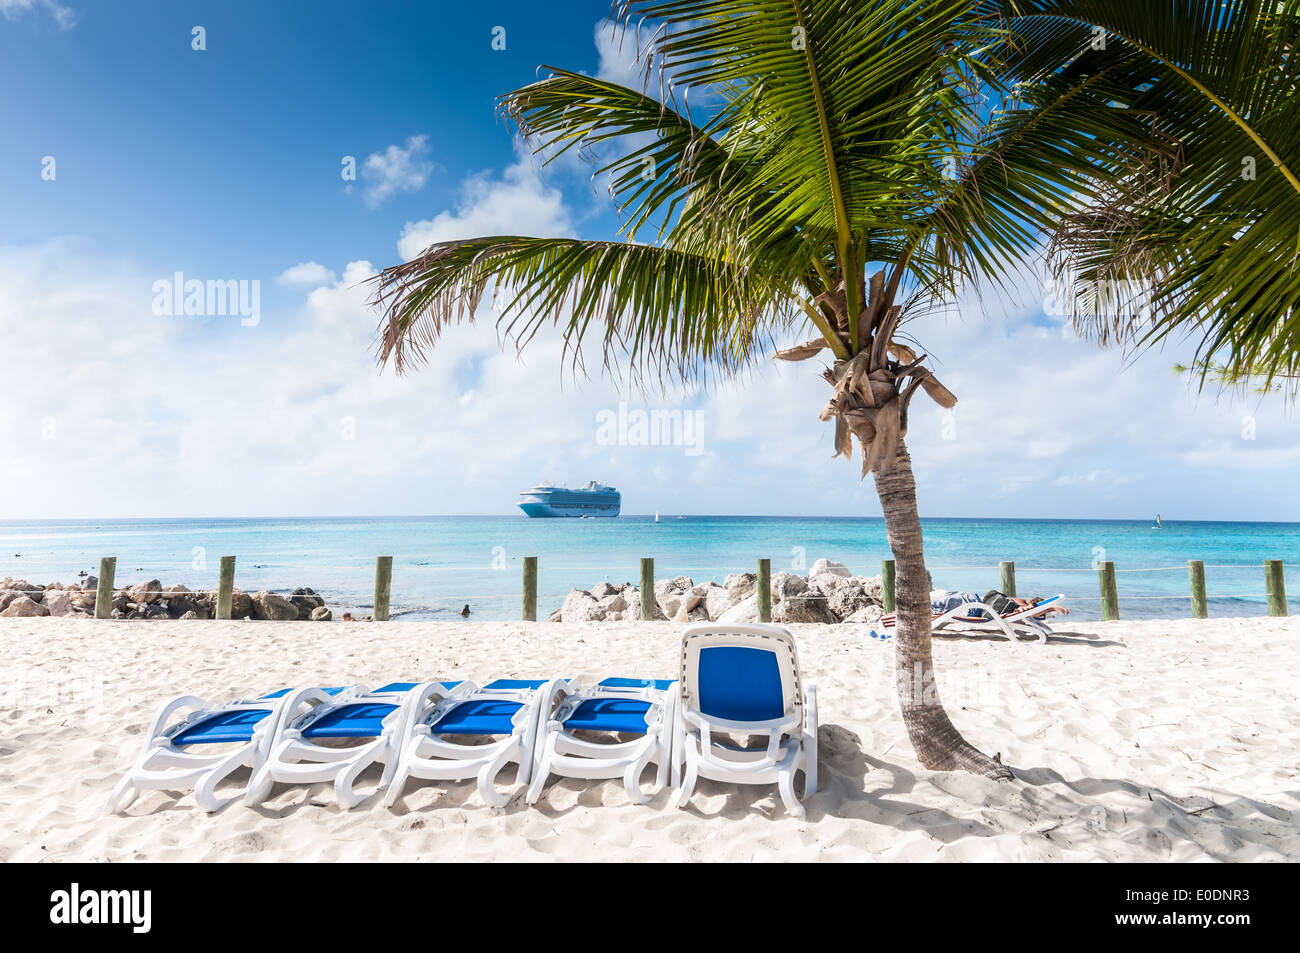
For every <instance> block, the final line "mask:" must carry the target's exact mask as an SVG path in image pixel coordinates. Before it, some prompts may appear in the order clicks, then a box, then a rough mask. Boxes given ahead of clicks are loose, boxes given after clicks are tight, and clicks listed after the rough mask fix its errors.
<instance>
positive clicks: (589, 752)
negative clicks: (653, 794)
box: [528, 678, 677, 804]
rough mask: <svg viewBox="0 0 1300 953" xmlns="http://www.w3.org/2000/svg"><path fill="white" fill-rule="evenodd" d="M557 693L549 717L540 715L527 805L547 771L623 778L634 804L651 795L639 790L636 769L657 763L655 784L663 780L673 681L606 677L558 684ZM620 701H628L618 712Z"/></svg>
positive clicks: (674, 715)
mask: <svg viewBox="0 0 1300 953" xmlns="http://www.w3.org/2000/svg"><path fill="white" fill-rule="evenodd" d="M559 698H560V705H559V707H558V708H557V709H556V710H555V713H554V714H552V715H551V716H550V717H549V718H548V717H546V716H545V715H543V716H542V727H541V729H540V731H539V734H538V738H537V758H536V762H537V763H536V766H535V767H534V768H533V783H532V784H531V785H530V786H529V788H528V803H529V804H536V803H537V799H538V798H539V797H541V794H542V788H543V787H544V786H545V784H546V779H547V778H548V777H550V776H551V775H552V774H554V775H558V776H560V777H565V778H590V779H597V778H622V779H623V786H624V787H625V788H626V789H627V796H628V797H629V798H630V799H631V800H632V803H634V804H645V803H646V802H647V801H649V800H650V799H649V797H647V796H646V794H645V792H644V791H642V789H641V774H642V772H643V771H645V769H646V766H647V765H649V764H650V762H652V761H653V762H654V763H655V765H656V766H657V768H658V770H657V771H656V774H655V789H656V790H658V789H659V788H662V787H663V786H664V785H665V784H666V783H667V781H668V770H669V768H670V766H671V763H672V753H673V729H674V726H675V724H676V718H677V683H676V682H675V681H670V680H661V681H657V682H656V681H654V680H650V679H626V678H608V679H605V680H604V681H601V682H598V683H597V684H595V685H593V686H591V687H589V688H583V687H582V686H581V685H579V684H577V683H574V684H572V685H570V686H567V687H564V686H562V687H561V688H560V690H559ZM620 701H621V702H626V703H628V704H627V705H626V706H625V707H624V710H621V711H620V710H618V703H619V702H620ZM642 706H645V708H644V711H642ZM575 731H592V732H600V733H615V734H636V735H638V737H635V738H633V739H631V740H630V741H619V742H606V743H601V742H596V741H589V740H586V739H584V738H579V737H577V736H576V735H575V734H574V732H575ZM674 773H675V772H674ZM673 780H674V782H675V781H676V780H677V778H676V777H674V778H673Z"/></svg>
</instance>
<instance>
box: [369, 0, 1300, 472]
mask: <svg viewBox="0 0 1300 953" xmlns="http://www.w3.org/2000/svg"><path fill="white" fill-rule="evenodd" d="M1297 4H1300V0H1280V2H1267V3H1265V2H1262V0H1255V2H1248V0H1229V2H1226V3H1219V2H1205V0H1199V2H1193V0H1171V2H1162V3H1158V4H1157V3H1135V2H1133V0H1068V2H1067V0H978V2H974V3H972V2H970V0H911V2H907V0H902V2H900V0H629V2H627V3H625V4H624V5H623V6H622V7H621V8H620V10H619V12H618V15H619V17H620V18H621V19H622V20H623V21H624V23H637V24H639V23H641V22H642V21H643V20H644V21H645V22H647V23H649V24H651V28H649V29H647V31H646V32H647V33H649V32H651V29H652V36H651V38H650V39H649V40H647V41H645V42H646V44H647V45H646V48H645V50H644V51H643V53H644V56H645V62H646V63H647V67H648V72H647V82H646V87H645V89H633V88H628V87H626V86H621V85H619V84H616V83H611V82H607V81H604V80H600V79H596V78H593V77H589V76H585V75H582V74H580V73H576V72H572V71H567V70H560V69H553V70H550V72H549V75H548V76H546V77H545V78H544V79H542V80H540V81H538V82H536V83H534V84H532V85H530V86H527V87H524V88H523V89H520V90H517V91H515V92H513V93H510V94H508V95H507V96H505V97H504V98H503V100H502V106H503V108H504V110H505V111H506V112H507V113H508V114H509V115H510V116H511V117H512V118H513V119H514V121H515V122H516V123H517V124H518V126H519V128H520V130H521V131H522V132H523V134H524V135H525V136H526V137H527V138H528V140H529V141H530V142H531V143H532V144H533V145H534V146H535V147H536V148H537V149H538V150H539V152H540V153H541V154H543V155H547V156H554V155H555V154H557V153H562V152H564V151H567V150H572V149H579V150H585V151H589V152H590V153H591V154H592V155H593V156H594V158H595V161H596V171H597V176H598V177H599V179H600V180H601V181H603V182H604V183H606V184H607V185H608V187H609V189H610V192H611V194H612V196H613V197H614V199H615V201H616V203H617V205H618V207H619V209H620V211H621V214H622V218H623V222H624V228H623V236H622V239H621V240H620V241H614V242H604V241H583V240H574V239H541V238H525V237H518V236H489V237H484V238H479V239H473V240H469V241H460V242H449V243H444V244H442V245H435V246H433V247H431V248H429V249H427V250H426V251H425V252H424V253H423V254H422V255H420V256H419V257H418V258H416V259H415V260H413V261H411V262H408V263H406V264H404V265H400V266H397V267H395V268H390V269H387V270H386V271H384V272H383V274H381V275H380V276H379V278H378V286H377V290H376V297H375V300H376V302H377V303H378V304H379V305H380V306H381V308H382V309H383V312H384V323H383V325H382V326H381V337H382V350H381V355H382V357H383V359H385V360H388V359H393V360H394V361H395V362H396V363H397V365H398V366H399V368H400V367H404V366H405V365H406V364H407V363H409V361H411V360H412V359H418V358H419V357H420V356H421V354H422V353H423V351H424V350H425V349H426V348H427V347H428V346H430V345H431V344H432V343H433V342H434V341H435V340H436V339H437V336H438V334H439V333H441V331H442V330H443V329H444V328H445V327H446V326H447V324H449V323H451V322H453V321H457V320H462V319H465V318H468V317H472V314H473V311H474V309H475V308H476V307H477V305H478V303H479V300H480V298H481V297H482V295H483V294H484V293H485V291H486V289H487V288H488V287H489V286H498V287H499V288H500V289H501V290H502V291H503V292H504V297H503V300H504V301H505V302H506V304H505V307H504V308H503V311H502V319H501V320H502V321H503V322H504V324H505V326H506V328H507V330H508V332H509V333H510V334H511V336H513V337H514V338H515V339H516V341H517V342H518V343H520V344H522V343H524V342H526V341H528V340H530V339H531V338H532V336H533V335H534V334H536V333H537V331H538V330H539V328H540V327H541V326H542V325H543V324H547V323H551V324H555V325H556V326H558V327H559V329H560V331H561V333H562V334H563V335H564V337H565V340H566V341H567V342H568V343H569V345H570V346H571V354H572V355H573V356H574V359H575V361H580V360H581V355H582V353H583V350H584V348H583V345H584V342H593V343H594V342H599V345H600V348H601V351H602V354H603V359H604V361H605V363H606V365H607V366H609V367H611V368H616V369H619V370H622V369H628V370H629V371H630V374H631V375H632V376H633V377H636V378H639V379H642V380H645V379H647V378H656V379H663V378H666V377H681V378H687V379H695V378H699V377H701V376H703V375H705V374H707V373H709V372H710V371H712V372H716V373H720V374H731V373H735V372H736V371H738V370H740V369H742V368H744V367H746V366H748V365H750V364H751V363H752V362H753V361H755V360H758V359H760V358H761V357H762V356H764V355H765V354H766V353H770V351H769V348H770V344H771V342H772V341H773V340H774V339H775V338H777V337H779V336H783V335H784V334H785V333H786V332H787V330H788V329H790V328H792V327H794V326H797V325H798V326H802V327H804V328H806V331H807V333H808V335H810V336H813V335H815V336H816V340H814V341H813V342H810V344H809V345H807V346H805V347H803V348H801V349H796V351H792V352H789V353H786V354H783V355H781V356H783V357H787V358H792V359H799V358H804V357H807V356H810V355H813V354H817V353H821V352H822V351H823V350H828V351H829V352H830V354H831V355H832V356H833V358H834V359H835V362H836V366H835V367H834V368H832V376H833V377H834V380H835V381H836V382H842V381H844V380H845V379H857V378H856V377H854V375H853V374H849V373H848V372H847V371H845V370H844V369H843V368H842V367H840V366H839V365H840V364H842V363H843V362H847V361H850V360H852V359H855V358H857V357H858V356H859V355H861V354H863V353H864V352H865V353H867V354H869V355H870V356H869V357H868V358H864V359H863V361H865V362H866V363H867V364H868V365H869V366H867V367H865V368H863V367H860V365H861V364H862V363H863V361H859V369H860V370H862V371H864V372H865V373H866V374H867V375H869V374H871V373H873V372H882V371H883V372H888V373H887V376H888V377H889V379H890V381H891V382H892V384H891V386H894V387H895V393H896V394H899V395H901V394H902V393H903V392H907V393H910V392H911V391H912V390H915V388H916V387H917V386H920V385H921V384H922V382H923V378H924V382H925V383H929V384H930V385H931V386H934V384H935V382H933V380H932V378H928V377H926V376H925V375H922V374H921V373H920V369H921V367H922V366H923V365H920V364H918V363H917V360H916V356H915V354H911V351H910V350H907V351H906V352H904V351H900V350H899V349H898V348H897V347H895V344H896V343H897V342H895V341H894V336H895V334H896V332H897V330H898V328H899V327H900V326H901V325H902V324H903V323H904V322H905V321H906V320H907V319H908V317H909V316H910V313H911V312H912V311H913V310H915V309H916V308H920V307H924V305H925V304H926V303H927V302H929V301H933V300H934V299H946V298H951V297H952V295H953V294H954V293H955V292H956V291H957V290H958V289H959V288H960V287H961V286H962V285H963V284H965V283H967V282H969V281H980V280H992V281H994V282H996V281H997V280H998V278H999V275H1000V274H1001V273H1002V272H1003V271H1004V270H1005V269H1006V268H1007V267H1008V265H1010V264H1013V263H1015V262H1016V261H1017V260H1018V259H1020V258H1022V257H1023V256H1025V255H1026V254H1029V253H1032V252H1035V251H1037V250H1038V249H1039V248H1041V246H1042V243H1043V240H1044V237H1045V236H1051V237H1053V238H1054V243H1053V245H1052V248H1053V251H1054V252H1055V253H1056V258H1055V261H1056V264H1057V266H1058V268H1059V269H1060V274H1061V275H1062V277H1066V276H1069V277H1072V278H1075V279H1078V280H1081V281H1084V282H1103V281H1114V280H1116V279H1119V278H1123V279H1125V280H1137V281H1140V282H1143V283H1145V284H1146V285H1148V286H1150V288H1151V289H1152V293H1151V305H1152V308H1153V309H1154V310H1153V312H1152V313H1153V314H1154V318H1153V319H1152V321H1151V322H1150V323H1149V324H1143V323H1142V321H1141V320H1136V321H1135V320H1133V319H1132V318H1131V317H1130V316H1122V317H1116V316H1115V315H1114V314H1112V313H1109V312H1108V313H1105V314H1100V315H1093V316H1091V317H1090V316H1089V315H1088V314H1087V313H1085V311H1084V310H1083V309H1082V308H1078V307H1075V308H1074V311H1075V316H1076V318H1077V319H1078V320H1079V321H1080V323H1081V325H1084V326H1087V327H1089V328H1090V329H1092V330H1094V331H1097V332H1098V333H1099V334H1100V335H1101V336H1103V337H1110V336H1115V337H1120V338H1124V339H1126V340H1132V339H1134V338H1135V337H1136V338H1137V339H1139V340H1146V341H1149V340H1157V339H1159V338H1160V337H1162V336H1163V335H1165V334H1168V333H1170V332H1171V331H1173V330H1176V329H1180V328H1188V329H1191V330H1193V331H1195V332H1197V333H1199V334H1201V335H1203V336H1204V339H1205V344H1204V349H1205V353H1206V354H1207V356H1208V355H1210V354H1214V353H1216V352H1224V351H1226V352H1228V353H1230V354H1231V355H1232V356H1233V358H1234V359H1237V358H1239V359H1241V360H1243V361H1249V362H1251V363H1253V364H1256V365H1258V364H1260V363H1261V362H1264V361H1272V362H1274V366H1276V367H1280V368H1287V367H1294V362H1295V361H1296V360H1297V357H1296V355H1297V353H1300V350H1298V349H1297V347H1296V344H1297V343H1300V342H1298V341H1297V338H1298V337H1300V324H1297V322H1296V320H1295V319H1293V318H1291V317H1290V315H1291V313H1292V309H1293V307H1294V305H1295V303H1296V298H1297V296H1298V295H1300V282H1298V281H1297V280H1296V276H1295V266H1296V251H1297V248H1298V247H1300V244H1298V243H1300V187H1298V186H1297V185H1296V184H1294V183H1293V178H1294V175H1295V173H1296V172H1297V170H1300V156H1298V154H1297V153H1298V150H1297V145H1298V142H1300V121H1298V120H1300V115H1297V103H1300V99H1298V98H1297V95H1296V72H1297V66H1296V63H1295V58H1294V55H1293V52H1292V51H1293V49H1294V41H1295V39H1296V29H1297V27H1296V10H1297ZM633 35H634V36H635V37H638V38H639V37H641V36H643V35H644V34H643V32H642V31H641V30H640V29H638V30H629V37H631V36H633ZM688 104H689V105H688ZM1250 157H1254V158H1255V160H1256V164H1255V175H1254V178H1244V177H1243V176H1242V175H1241V172H1242V171H1243V169H1244V168H1245V164H1244V163H1245V160H1246V159H1247V158H1250ZM882 265H884V266H885V267H884V269H883V272H882V270H881V266H882ZM873 275H876V276H877V277H876V279H875V280H874V281H873V280H872V278H871V276H873ZM1075 303H1076V302H1075V299H1071V305H1072V306H1073V305H1074V304H1075ZM818 342H824V347H823V346H822V345H821V344H819V343H818ZM909 354H910V355H911V356H910V357H908V355H909ZM911 365H916V366H915V367H912V366H911ZM864 379H865V378H864ZM938 386H942V385H938ZM925 389H927V391H928V390H929V388H925ZM868 390H869V389H868ZM861 393H862V395H863V398H864V399H866V397H867V396H869V394H867V393H866V392H861ZM944 393H945V394H946V391H945V392H944ZM950 396H951V395H947V397H950ZM947 397H945V399H947ZM905 416H906V415H905V413H904V414H901V415H900V418H901V419H903V420H905ZM886 456H888V454H886Z"/></svg>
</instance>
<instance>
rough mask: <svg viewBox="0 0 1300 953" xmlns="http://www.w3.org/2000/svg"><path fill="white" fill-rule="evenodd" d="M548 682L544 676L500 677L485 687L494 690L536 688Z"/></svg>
mask: <svg viewBox="0 0 1300 953" xmlns="http://www.w3.org/2000/svg"><path fill="white" fill-rule="evenodd" d="M546 682H547V680H546V679H544V678H498V679H497V680H496V681H494V682H488V684H486V685H484V686H483V687H484V688H485V689H490V690H492V691H505V690H507V689H515V690H517V689H521V688H523V689H529V690H536V689H538V688H541V687H542V686H543V685H545V684H546Z"/></svg>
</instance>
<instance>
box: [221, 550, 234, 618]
mask: <svg viewBox="0 0 1300 953" xmlns="http://www.w3.org/2000/svg"><path fill="white" fill-rule="evenodd" d="M234 594H235V557H234V556H222V557H221V571H220V572H219V573H218V575H217V618H218V619H229V618H230V603H231V601H232V600H233V599H234Z"/></svg>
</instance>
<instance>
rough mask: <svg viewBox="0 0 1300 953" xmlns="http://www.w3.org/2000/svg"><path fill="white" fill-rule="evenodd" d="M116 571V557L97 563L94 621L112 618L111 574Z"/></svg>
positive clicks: (108, 557) (106, 557)
mask: <svg viewBox="0 0 1300 953" xmlns="http://www.w3.org/2000/svg"><path fill="white" fill-rule="evenodd" d="M116 570H117V557H116V556H105V557H104V558H103V559H101V560H100V561H99V580H98V582H99V584H98V585H97V586H96V587H95V618H96V619H111V618H112V617H113V573H114V572H115V571H116Z"/></svg>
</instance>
